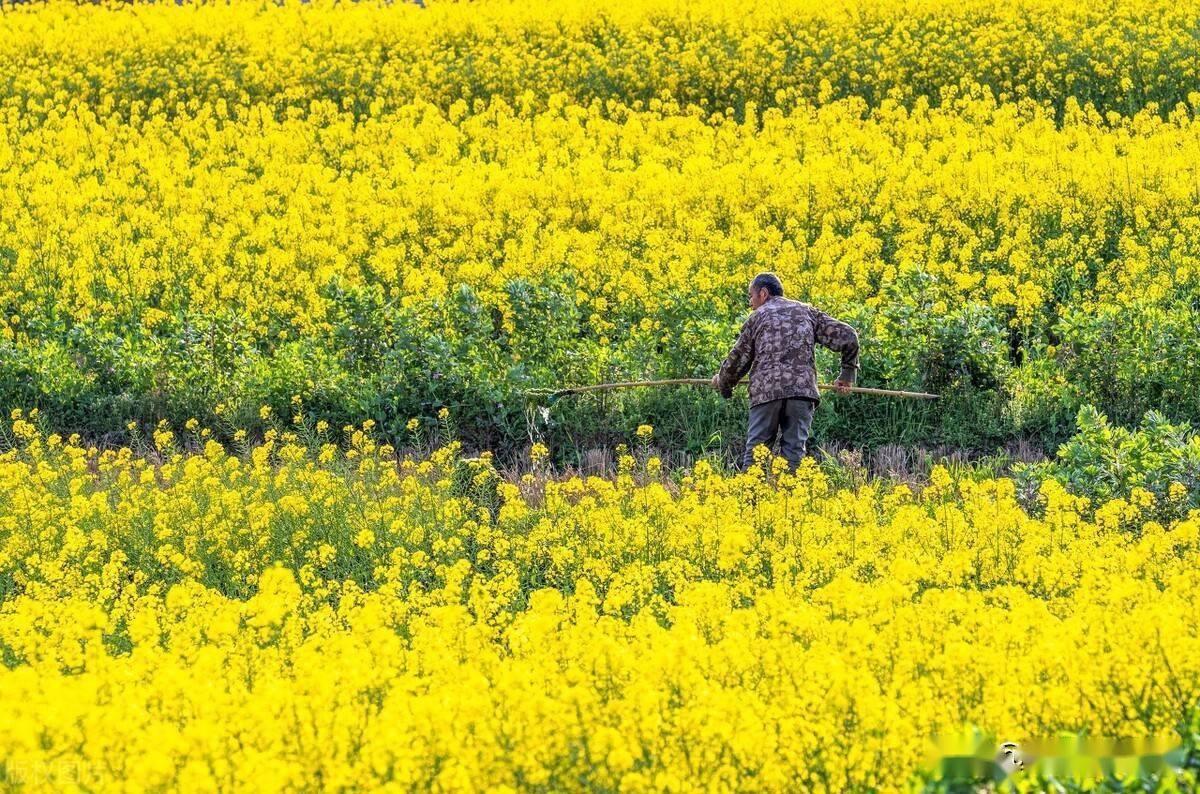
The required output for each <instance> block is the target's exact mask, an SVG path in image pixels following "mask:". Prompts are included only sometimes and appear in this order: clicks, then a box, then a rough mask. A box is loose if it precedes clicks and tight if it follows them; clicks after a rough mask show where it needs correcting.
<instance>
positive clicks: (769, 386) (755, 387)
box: [712, 273, 858, 471]
mask: <svg viewBox="0 0 1200 794" xmlns="http://www.w3.org/2000/svg"><path fill="white" fill-rule="evenodd" d="M749 298H750V309H751V311H750V316H749V317H748V318H747V319H746V322H745V323H743V324H742V330H741V333H740V334H738V338H737V342H735V343H734V345H733V349H732V350H730V351H729V355H728V356H726V358H725V361H724V362H722V363H721V369H720V370H719V371H718V372H717V374H716V375H713V378H712V384H713V387H714V388H716V389H717V390H718V391H720V392H721V396H722V397H724V398H726V399H729V398H730V397H732V396H733V387H734V386H736V385H737V383H738V381H739V380H741V379H742V377H744V376H745V375H746V373H747V372H750V422H749V430H748V432H747V433H746V452H745V454H744V455H743V457H742V469H743V470H745V469H747V468H749V467H750V465H751V464H752V463H753V462H754V448H755V447H756V446H757V445H759V444H765V445H766V446H767V447H768V448H770V447H771V446H772V445H773V444H774V443H775V436H776V434H780V442H779V451H780V454H781V455H782V456H783V457H785V458H787V461H788V463H789V465H790V466H791V470H792V471H795V470H796V467H797V466H799V465H800V459H801V458H803V457H804V452H805V447H806V446H807V443H808V428H809V426H810V425H811V424H812V417H813V411H815V410H816V407H817V405H818V404H819V403H820V401H821V397H820V394H819V393H818V391H817V370H816V363H815V361H814V358H813V347H814V345H815V344H820V345H823V346H824V347H827V348H829V349H830V350H834V351H836V352H838V353H841V354H842V371H841V374H840V375H839V376H838V379H837V380H836V381H834V385H835V386H836V387H837V391H838V392H839V393H841V394H845V393H846V392H847V389H846V387H847V386H852V385H854V380H855V377H856V375H857V372H858V333H857V332H856V331H855V330H854V328H852V327H851V326H849V325H847V324H846V323H844V322H841V321H840V320H835V319H834V318H832V317H830V316H829V315H828V314H826V313H825V312H823V311H821V310H820V309H817V308H816V307H814V306H810V305H809V304H807V303H802V302H800V301H794V300H790V299H789V298H785V297H783V283H782V282H780V280H779V278H778V277H777V276H776V275H775V274H774V273H760V274H758V275H757V276H755V277H754V280H753V281H752V282H750V290H749ZM781 431H782V432H781Z"/></svg>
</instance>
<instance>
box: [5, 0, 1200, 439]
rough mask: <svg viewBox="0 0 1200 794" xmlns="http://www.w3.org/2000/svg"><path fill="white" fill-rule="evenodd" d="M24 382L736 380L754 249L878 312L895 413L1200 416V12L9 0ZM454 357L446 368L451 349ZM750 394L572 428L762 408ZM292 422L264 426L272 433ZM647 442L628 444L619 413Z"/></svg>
mask: <svg viewBox="0 0 1200 794" xmlns="http://www.w3.org/2000/svg"><path fill="white" fill-rule="evenodd" d="M4 22H5V24H4V25H3V26H2V27H0V55H2V56H3V58H4V60H5V62H6V63H10V64H12V66H13V68H11V69H9V70H6V71H5V73H4V74H3V75H0V201H3V206H4V207H5V212H4V213H3V214H2V215H0V263H3V267H2V268H0V317H2V318H3V322H2V323H0V406H31V405H41V406H42V407H43V408H46V409H50V411H49V413H50V415H52V416H54V417H55V420H56V421H57V422H59V423H60V429H61V430H63V431H64V432H71V431H76V430H78V431H80V432H84V433H86V434H88V435H89V436H93V437H95V436H100V435H103V434H105V433H108V432H111V431H114V430H119V429H120V428H121V427H123V426H124V423H125V422H126V421H127V420H129V419H131V418H133V419H138V420H139V421H142V422H151V423H152V422H153V421H156V420H157V419H158V418H160V417H163V416H167V417H169V418H171V420H172V421H173V422H174V423H175V424H180V423H182V422H183V421H185V420H186V419H187V418H189V417H192V416H198V417H202V418H207V419H208V420H212V418H213V416H212V410H213V406H215V405H217V404H225V405H227V406H229V407H230V410H231V411H234V412H240V421H241V423H242V424H244V425H247V426H252V425H254V423H255V422H256V419H255V416H256V412H257V410H258V407H259V406H260V405H262V404H263V403H267V404H271V405H273V406H275V407H276V409H277V410H282V409H283V408H284V407H285V406H286V405H287V401H288V400H289V398H290V397H291V395H293V394H297V393H298V394H302V395H303V396H304V398H305V400H306V404H307V405H309V406H310V407H311V409H312V410H313V411H314V412H317V413H320V414H321V415H322V416H324V417H325V418H326V419H327V420H328V421H330V422H331V423H333V424H334V425H335V426H341V425H342V424H344V423H345V422H357V421H361V419H362V418H365V417H371V418H373V419H375V420H376V421H377V422H379V424H380V426H381V427H382V428H384V429H385V430H387V432H389V433H396V432H400V431H401V428H402V426H403V424H404V423H405V422H406V421H407V420H408V419H409V418H411V417H412V416H414V415H416V416H423V417H426V418H431V417H432V415H433V412H434V411H436V410H437V408H438V407H440V406H443V405H449V406H452V407H453V408H454V409H455V415H456V416H457V417H458V419H459V421H460V422H461V423H462V426H463V427H464V429H468V428H469V429H470V431H471V432H470V433H469V435H470V437H471V438H477V439H480V448H494V449H497V450H498V451H509V450H511V449H512V448H513V447H514V446H515V445H517V444H518V443H520V442H522V441H524V440H525V439H526V438H527V431H528V428H527V422H526V420H525V413H524V408H525V406H524V405H523V400H522V395H523V394H525V393H526V392H527V391H528V390H529V389H531V388H543V387H560V386H564V385H572V384H578V383H584V382H591V381H596V380H607V379H632V378H637V377H640V376H659V377H685V376H702V375H710V374H711V373H712V372H713V371H715V368H716V366H717V364H718V363H719V361H720V359H721V357H722V356H723V354H724V353H725V352H726V351H727V349H728V346H729V345H730V344H731V342H732V339H733V337H734V335H735V334H736V330H737V327H738V323H739V322H740V320H741V319H742V317H743V316H744V313H745V311H746V307H745V306H744V299H743V290H744V287H745V283H746V281H747V279H748V277H749V276H751V275H752V274H753V273H754V272H756V271H758V270H762V269H772V270H775V271H776V272H778V273H779V274H780V275H781V276H782V277H783V279H784V281H785V284H786V285H787V287H788V289H789V292H790V294H792V295H794V296H796V297H800V298H803V299H805V300H809V301H811V302H814V303H816V304H818V305H820V306H822V307H823V308H825V309H826V310H828V311H829V312H830V313H833V314H835V315H836V316H840V317H842V318H844V319H846V320H848V321H850V322H852V323H853V324H855V325H856V327H858V329H859V331H860V336H861V337H862V339H863V346H864V351H869V352H868V353H867V354H865V355H864V356H863V358H862V361H863V369H862V371H861V373H860V376H861V379H862V380H863V381H864V382H867V383H870V384H871V385H882V386H894V387H897V388H910V389H919V390H925V391H935V392H939V393H942V394H943V395H944V399H943V400H942V402H941V403H940V404H939V405H938V406H937V409H936V410H931V409H930V408H929V407H928V406H924V407H922V406H911V405H910V406H904V407H902V408H898V407H897V406H895V405H893V404H888V403H884V402H881V401H871V400H857V401H852V400H843V401H841V404H840V405H838V406H836V407H831V408H829V409H825V410H822V411H821V412H819V415H818V417H817V427H818V429H819V434H823V435H824V436H826V437H829V438H838V439H840V440H843V441H846V442H850V443H856V444H878V443H882V442H896V441H899V442H917V441H932V442H938V441H941V442H948V443H952V444H955V445H958V446H971V445H974V446H976V447H978V448H982V449H986V448H989V447H990V446H994V445H995V444H998V443H1000V442H1003V441H1004V440H1006V439H1010V438H1016V437H1018V436H1024V437H1028V438H1034V439H1040V440H1042V441H1044V442H1045V444H1046V447H1047V448H1048V449H1049V448H1051V447H1052V446H1053V444H1054V443H1055V442H1057V441H1061V440H1062V439H1063V438H1064V437H1065V436H1066V435H1067V434H1069V432H1070V431H1071V429H1072V427H1071V419H1072V418H1073V417H1074V415H1075V413H1076V411H1077V409H1078V408H1079V407H1080V406H1081V405H1083V404H1085V403H1091V404H1096V405H1098V406H1100V407H1101V408H1102V409H1103V410H1106V411H1107V412H1108V413H1109V414H1110V415H1111V416H1113V417H1114V418H1116V419H1118V420H1120V421H1135V420H1137V419H1138V418H1140V417H1141V415H1142V414H1143V413H1144V412H1145V411H1146V410H1148V409H1151V408H1157V407H1162V406H1169V407H1170V410H1171V411H1172V413H1173V414H1174V418H1176V419H1182V418H1188V419H1193V420H1195V419H1200V398H1198V397H1197V391H1196V390H1195V389H1194V388H1193V387H1192V384H1194V383H1195V381H1196V379H1197V377H1200V369H1198V367H1200V364H1198V363H1197V362H1200V349H1198V348H1197V346H1198V345H1200V342H1197V339H1200V337H1198V336H1197V335H1196V334H1195V333H1194V328H1195V324H1196V322H1197V317H1196V311H1197V310H1196V308H1195V306H1196V304H1197V300H1196V298H1197V294H1198V292H1200V287H1198V283H1200V281H1198V275H1197V274H1198V272H1200V271H1198V268H1197V262H1198V255H1200V248H1198V246H1200V243H1198V242H1197V241H1198V240H1200V234H1198V232H1200V210H1198V209H1197V207H1200V177H1198V176H1197V170H1196V169H1197V166H1196V163H1197V162H1198V161H1200V157H1198V156H1197V155H1198V154H1200V126H1198V125H1197V123H1196V119H1195V108H1196V105H1197V102H1198V101H1200V94H1198V93H1196V92H1195V89H1196V87H1197V85H1200V82H1198V80H1200V45H1198V44H1197V42H1198V40H1200V39H1198V37H1197V35H1196V31H1197V29H1198V27H1200V10H1197V7H1196V6H1194V5H1191V4H1180V3H1173V2H1166V0H1120V1H1119V2H1112V3H1107V4H1093V3H1085V2H1065V3H1064V2H1058V1H1057V0H1054V1H1051V0H1019V2H1015V3H996V2H993V1H992V0H987V1H986V2H985V1H984V0H969V2H961V3H960V2H955V3H950V2H944V1H943V0H923V1H922V2H916V3H908V4H905V5H904V6H903V8H900V7H898V6H896V5H895V4H893V3H890V2H882V0H879V1H876V0H855V2H849V3H843V2H833V3H829V2H821V3H816V2H811V0H785V1H783V2H778V3H772V4H754V5H753V6H752V7H745V6H743V5H737V6H733V5H730V4H727V3H722V2H716V1H715V0H705V1H704V2H700V3H692V2H689V3H681V2H671V1H670V0H639V2H633V3H620V4H608V3H597V2H587V3H584V2H575V1H574V0H556V2H553V3H549V4H544V3H507V2H482V3H468V4H458V3H438V2H436V0H432V2H430V3H429V4H427V7H426V8H421V7H419V6H417V5H416V4H413V3H394V4H390V5H381V4H375V3H354V4H341V5H336V6H335V5H331V4H329V3H324V2H316V3H295V2H290V3H284V4H283V5H281V6H276V5H275V4H265V3H253V2H235V3H232V4H224V5H216V4H208V5H193V4H187V5H184V6H178V7H177V6H174V5H170V4H162V5H146V4H128V5H123V4H118V5H115V6H113V5H111V4H107V5H99V6H93V5H89V4H84V5H82V6H78V5H75V4H67V3H50V4H49V5H45V4H38V5H29V6H24V5H21V6H5V12H4ZM417 374H419V377H418V376H417ZM741 417H742V411H741V409H740V407H738V406H736V405H732V406H731V405H725V404H723V403H722V401H721V400H720V399H719V398H717V397H715V396H714V395H712V394H710V393H708V392H703V393H698V392H696V391H690V392H687V393H679V392H677V391H667V392H659V393H655V394H637V395H632V394H630V395H621V396H620V397H617V398H614V399H612V400H609V401H607V402H605V403H604V404H598V403H597V402H596V401H579V402H578V404H576V405H572V406H564V407H563V408H562V410H561V411H559V412H558V413H556V414H555V416H553V417H552V420H553V421H552V422H551V424H550V426H549V427H545V428H542V429H543V430H544V431H545V432H546V433H548V434H550V437H551V438H553V439H555V440H557V441H565V440H567V439H568V438H570V439H576V440H578V439H580V438H584V437H586V436H589V434H590V436H591V437H592V438H593V439H596V440H598V441H601V442H603V441H605V440H606V437H605V436H604V429H605V428H613V429H616V430H620V431H624V432H629V431H632V429H633V428H634V427H635V426H636V425H637V424H638V423H639V422H641V421H652V422H653V423H654V424H655V426H656V427H657V428H658V429H659V432H660V435H661V436H662V437H664V438H671V439H672V442H673V444H674V445H675V446H676V447H678V448H687V449H689V450H691V451H692V452H697V451H700V449H701V447H702V446H703V444H704V443H705V440H707V439H709V438H711V437H713V436H714V434H720V435H721V436H722V437H725V438H728V437H730V436H732V435H736V433H737V432H739V431H740V430H741ZM259 429H260V430H261V429H262V428H261V427H259ZM607 440H611V439H607Z"/></svg>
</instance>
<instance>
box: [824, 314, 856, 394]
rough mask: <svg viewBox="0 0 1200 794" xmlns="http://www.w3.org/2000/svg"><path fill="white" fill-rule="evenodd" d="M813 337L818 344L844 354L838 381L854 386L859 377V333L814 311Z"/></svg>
mask: <svg viewBox="0 0 1200 794" xmlns="http://www.w3.org/2000/svg"><path fill="white" fill-rule="evenodd" d="M813 336H814V338H815V339H816V340H817V342H818V343H819V344H821V345H824V346H825V347H827V348H829V349H830V350H832V351H834V352H835V353H841V354H842V371H841V374H839V375H838V380H840V381H842V382H843V383H845V384H846V385H847V386H853V385H854V381H855V379H856V377H857V375H858V332H857V331H855V330H854V328H853V326H851V325H849V324H847V323H844V322H842V321H841V320H835V319H833V318H832V317H830V316H829V315H828V314H826V313H825V312H823V311H821V310H820V309H813Z"/></svg>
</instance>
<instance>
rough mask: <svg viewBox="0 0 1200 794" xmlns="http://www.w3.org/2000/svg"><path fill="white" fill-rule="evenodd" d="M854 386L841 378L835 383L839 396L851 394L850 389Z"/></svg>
mask: <svg viewBox="0 0 1200 794" xmlns="http://www.w3.org/2000/svg"><path fill="white" fill-rule="evenodd" d="M853 385H854V384H853V383H847V382H846V381H844V380H842V379H841V378H838V379H837V380H835V381H834V382H833V386H834V388H835V389H836V390H837V393H838V394H849V393H850V387H851V386H853Z"/></svg>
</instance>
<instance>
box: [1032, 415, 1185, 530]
mask: <svg viewBox="0 0 1200 794" xmlns="http://www.w3.org/2000/svg"><path fill="white" fill-rule="evenodd" d="M1076 424H1077V427H1078V430H1077V432H1076V433H1075V435H1074V436H1073V437H1072V438H1071V439H1070V440H1069V441H1067V443H1065V444H1063V445H1062V446H1061V447H1059V449H1058V453H1057V456H1056V459H1055V460H1051V461H1046V462H1043V463H1037V464H1018V465H1017V466H1016V467H1015V468H1014V474H1015V475H1016V476H1017V478H1018V479H1019V480H1020V481H1022V483H1023V484H1028V483H1029V482H1031V481H1033V482H1036V481H1038V480H1041V479H1044V478H1046V477H1054V478H1055V479H1057V480H1059V481H1060V482H1062V483H1063V485H1064V486H1066V488H1067V490H1069V491H1070V492H1072V493H1074V494H1076V495H1078V496H1086V497H1088V498H1089V499H1091V500H1092V503H1093V504H1100V503H1103V502H1104V501H1106V500H1109V499H1114V498H1125V499H1128V498H1129V497H1130V495H1131V493H1132V492H1133V489H1134V488H1142V489H1145V490H1147V491H1150V492H1151V493H1153V494H1154V495H1155V497H1156V500H1157V503H1158V504H1159V505H1161V506H1162V512H1163V517H1164V518H1171V517H1177V516H1179V515H1181V514H1183V513H1184V512H1185V511H1186V510H1187V509H1190V508H1194V507H1200V435H1198V434H1197V433H1196V432H1195V431H1194V430H1193V429H1192V427H1191V425H1189V424H1187V423H1182V424H1173V423H1171V422H1169V421H1167V419H1166V418H1165V417H1164V416H1163V414H1162V413H1160V412H1158V411H1148V412H1147V413H1146V414H1145V416H1144V417H1143V418H1142V421H1141V423H1140V424H1139V426H1138V427H1136V428H1135V429H1128V428H1124V427H1120V426H1117V425H1113V424H1110V422H1109V420H1108V417H1106V416H1105V415H1104V414H1103V413H1101V412H1100V411H1099V410H1098V409H1097V408H1095V407H1094V406H1091V405H1085V406H1083V407H1082V408H1080V409H1079V413H1078V415H1077V417H1076ZM1172 484H1178V485H1180V486H1183V487H1184V488H1186V489H1187V494H1186V495H1185V496H1184V497H1183V498H1181V499H1179V498H1173V496H1172V494H1171V486H1172Z"/></svg>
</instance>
